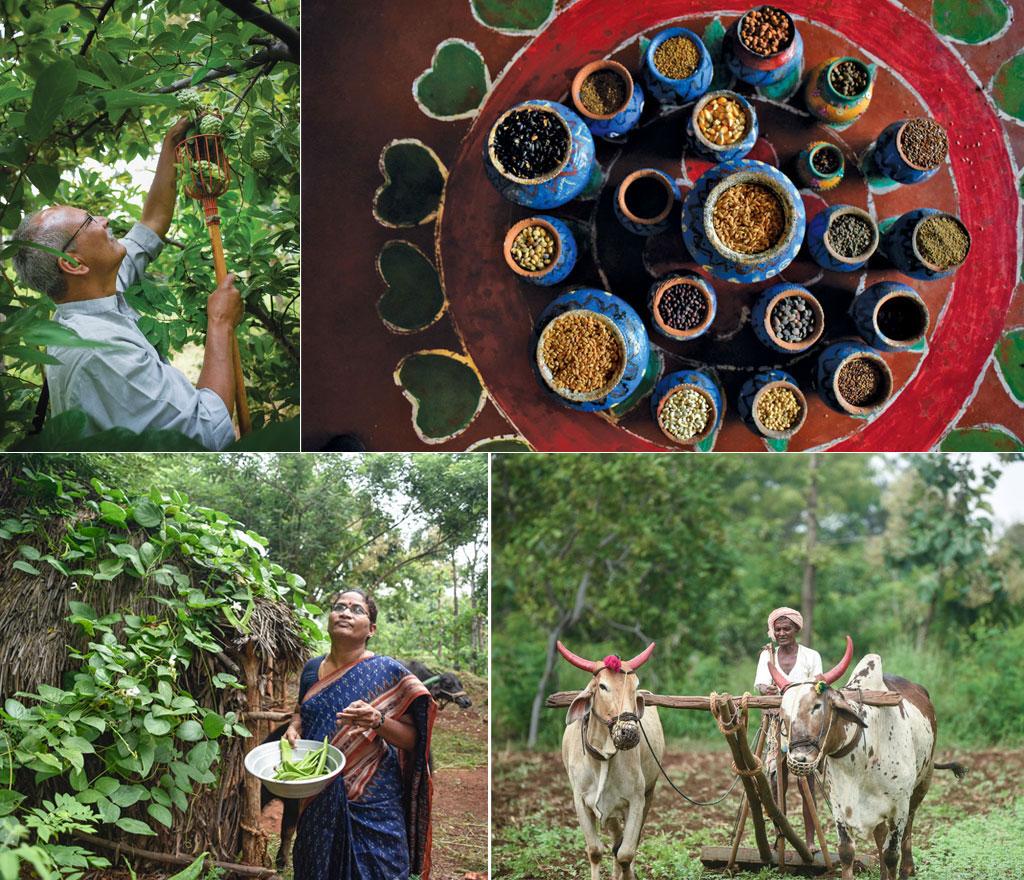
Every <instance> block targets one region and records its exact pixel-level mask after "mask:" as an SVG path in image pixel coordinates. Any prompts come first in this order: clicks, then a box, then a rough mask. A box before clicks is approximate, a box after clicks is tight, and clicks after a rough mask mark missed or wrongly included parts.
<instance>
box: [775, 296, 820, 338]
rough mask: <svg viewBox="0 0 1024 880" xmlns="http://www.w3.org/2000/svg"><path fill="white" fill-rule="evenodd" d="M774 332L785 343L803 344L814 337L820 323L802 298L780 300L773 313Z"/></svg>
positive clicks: (794, 297) (792, 297) (791, 297)
mask: <svg viewBox="0 0 1024 880" xmlns="http://www.w3.org/2000/svg"><path fill="white" fill-rule="evenodd" d="M771 322H772V330H774V331H775V335H776V336H778V337H779V339H781V340H782V341H783V342H803V341H804V340H805V339H809V338H810V337H811V336H813V335H814V332H815V330H816V329H817V327H818V322H817V320H816V318H815V316H814V311H813V310H812V309H811V307H810V306H809V305H807V301H806V300H805V299H804V298H803V297H802V296H787V297H785V298H784V299H780V300H779V301H778V302H777V303H776V304H775V305H774V306H773V307H772V313H771Z"/></svg>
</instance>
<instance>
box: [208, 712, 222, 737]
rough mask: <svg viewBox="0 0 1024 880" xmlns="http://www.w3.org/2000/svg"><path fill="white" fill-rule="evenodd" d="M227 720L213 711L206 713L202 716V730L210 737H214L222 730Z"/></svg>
mask: <svg viewBox="0 0 1024 880" xmlns="http://www.w3.org/2000/svg"><path fill="white" fill-rule="evenodd" d="M226 724H227V722H225V720H224V719H223V718H221V717H220V715H218V714H216V713H215V712H209V713H207V715H206V717H204V718H203V730H204V731H205V733H206V735H207V736H208V737H209V738H210V739H216V738H217V737H218V736H220V735H221V734H222V733H223V732H224V727H225V726H226Z"/></svg>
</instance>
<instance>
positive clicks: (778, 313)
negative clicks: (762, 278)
mask: <svg viewBox="0 0 1024 880" xmlns="http://www.w3.org/2000/svg"><path fill="white" fill-rule="evenodd" d="M750 323H751V324H752V325H753V328H754V334H755V335H756V336H757V338H758V339H759V340H760V341H761V342H763V343H764V344H765V345H767V346H768V347H769V348H772V349H775V351H781V352H785V353H786V354H796V353H797V352H801V351H807V349H809V348H810V347H811V346H812V345H814V344H815V343H816V342H817V341H818V340H819V339H821V335H822V333H824V331H825V312H824V310H823V309H822V308H821V303H819V302H818V300H817V299H816V298H815V296H814V294H813V293H811V292H810V291H809V290H808V289H807V288H806V287H800V286H799V285H797V284H787V283H782V284H775V285H773V286H772V287H769V288H768V289H767V290H764V291H762V292H761V295H760V296H759V297H758V298H757V301H756V302H755V303H754V310H753V312H752V314H751V316H750Z"/></svg>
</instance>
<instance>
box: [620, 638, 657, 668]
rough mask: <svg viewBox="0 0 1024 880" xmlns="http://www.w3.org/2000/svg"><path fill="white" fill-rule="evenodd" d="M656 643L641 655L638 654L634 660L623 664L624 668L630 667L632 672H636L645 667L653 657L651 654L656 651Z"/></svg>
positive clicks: (650, 645)
mask: <svg viewBox="0 0 1024 880" xmlns="http://www.w3.org/2000/svg"><path fill="white" fill-rule="evenodd" d="M654 645H655V643H654V642H651V643H650V644H649V645H648V646H647V647H646V648H644V649H643V650H642V651H641V652H640V653H639V654H637V655H636V656H635V657H634V658H633V659H632V660H627V661H626V662H625V663H623V664H622V665H623V666H628V667H629V668H630V671H631V672H636V671H637V670H638V669H639V668H640V667H641V666H643V665H644V664H645V663H646V662H647V661H648V660H649V659H650V656H651V652H652V651H653V650H654Z"/></svg>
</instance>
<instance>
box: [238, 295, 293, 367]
mask: <svg viewBox="0 0 1024 880" xmlns="http://www.w3.org/2000/svg"><path fill="white" fill-rule="evenodd" d="M245 305H246V308H248V310H249V313H250V314H251V315H253V316H254V317H255V318H256V319H257V320H258V321H259V322H260V324H261V325H262V326H263V328H264V329H265V330H266V331H267V332H268V333H269V334H270V335H271V336H273V337H274V339H276V340H277V342H278V344H279V345H280V346H281V348H283V349H284V350H285V354H287V355H288V358H289V359H290V360H293V361H295V362H296V363H298V360H299V353H298V352H297V351H296V350H295V345H294V344H293V343H292V341H291V340H290V339H288V337H287V336H285V335H284V333H282V332H281V328H280V327H278V326H277V324H276V323H275V321H274V319H273V317H272V316H271V314H270V312H268V311H267V310H266V308H265V307H264V306H263V303H261V302H259V301H257V300H256V299H253V300H250V301H248V302H246V304H245Z"/></svg>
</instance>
